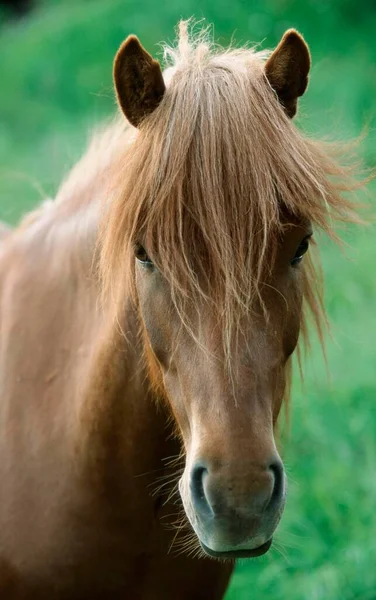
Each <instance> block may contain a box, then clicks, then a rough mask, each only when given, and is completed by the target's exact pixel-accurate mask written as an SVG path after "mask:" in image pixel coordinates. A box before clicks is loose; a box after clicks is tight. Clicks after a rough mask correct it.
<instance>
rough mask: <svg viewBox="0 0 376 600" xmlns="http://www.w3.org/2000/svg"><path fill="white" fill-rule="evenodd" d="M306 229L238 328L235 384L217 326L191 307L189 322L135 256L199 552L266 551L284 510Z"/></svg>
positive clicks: (295, 230)
mask: <svg viewBox="0 0 376 600" xmlns="http://www.w3.org/2000/svg"><path fill="white" fill-rule="evenodd" d="M309 234H310V232H309V228H307V227H305V226H303V225H301V224H300V225H295V226H291V228H289V229H288V230H287V232H286V234H285V236H284V239H283V241H281V242H279V245H278V250H277V256H276V259H275V262H274V267H273V270H272V271H273V272H272V274H271V276H270V277H269V280H268V283H267V284H266V285H265V286H264V293H263V302H264V310H262V309H261V307H260V310H259V311H258V313H256V314H255V315H252V317H249V319H246V320H245V321H246V322H244V323H243V324H242V327H241V333H239V335H238V336H236V342H235V343H234V347H233V353H232V356H231V363H232V364H231V374H232V375H231V377H229V375H228V372H227V370H226V367H225V362H226V361H225V360H224V355H223V349H221V348H222V346H221V340H222V339H223V338H222V335H221V323H220V322H218V320H217V322H216V321H215V319H214V318H213V314H212V313H211V311H210V310H209V309H208V307H204V306H202V307H192V314H190V315H188V316H187V321H188V322H189V327H188V328H187V326H186V325H187V323H183V322H182V319H181V317H180V315H179V314H178V311H177V310H176V309H175V307H174V304H173V302H172V298H171V294H170V288H169V285H168V282H167V281H166V280H165V279H164V277H163V275H162V273H160V272H159V271H158V269H157V268H156V267H155V266H154V265H153V263H152V261H151V259H150V258H149V257H148V255H147V253H146V251H145V250H144V249H143V248H142V247H139V248H138V249H137V252H136V285H137V293H138V300H139V307H140V316H141V320H142V323H143V328H144V332H145V336H146V338H147V341H146V343H147V345H148V346H149V347H150V349H151V355H152V356H153V357H154V358H155V360H156V363H157V365H158V367H157V368H158V370H159V371H160V374H161V377H162V380H163V388H164V391H165V395H166V398H167V401H168V403H169V405H170V407H171V411H172V413H173V415H174V418H175V420H176V423H177V425H178V428H179V430H180V432H181V436H182V439H183V441H184V446H185V451H186V465H185V470H184V474H183V476H182V478H181V480H180V484H179V487H180V494H181V497H182V501H183V504H184V508H185V511H186V514H187V516H188V519H189V521H190V523H191V525H192V527H193V529H194V531H195V532H196V534H197V537H198V538H199V541H200V543H201V546H202V547H203V549H204V550H205V551H206V552H207V553H208V554H210V555H212V556H218V557H226V556H229V557H237V556H256V555H259V554H262V553H263V552H265V551H266V550H267V549H268V548H269V546H270V542H271V538H272V535H273V532H274V530H275V528H276V526H277V524H278V522H279V519H280V517H281V513H282V511H283V507H284V502H285V475H284V469H283V465H282V462H281V459H280V457H279V455H278V452H277V449H276V446H275V442H274V435H273V427H274V424H275V422H276V419H277V417H278V413H279V411H280V407H281V403H282V398H283V394H284V391H285V386H286V377H287V369H288V366H287V365H288V358H289V356H290V355H291V353H292V352H293V350H294V348H295V346H296V343H297V339H298V334H299V326H300V317H301V304H302V287H303V274H302V271H301V270H300V268H299V262H300V261H301V260H302V257H303V254H304V252H305V250H306V249H307V247H308V241H307V240H308V237H309Z"/></svg>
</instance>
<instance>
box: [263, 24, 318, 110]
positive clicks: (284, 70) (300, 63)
mask: <svg viewBox="0 0 376 600" xmlns="http://www.w3.org/2000/svg"><path fill="white" fill-rule="evenodd" d="M310 66H311V56H310V53H309V49H308V46H307V44H306V43H305V41H304V39H303V38H302V36H301V35H300V34H299V33H298V32H297V31H296V30H295V29H289V30H288V31H286V33H285V34H284V36H283V38H282V39H281V41H280V42H279V44H278V46H277V48H276V49H275V50H274V52H273V53H272V54H271V56H270V57H269V58H268V60H267V61H266V64H265V74H266V77H267V78H268V80H269V83H270V85H271V86H272V88H273V90H274V91H275V92H276V94H277V96H278V98H279V101H280V103H281V104H282V106H283V108H284V110H285V112H286V114H287V115H288V116H289V117H290V118H292V117H293V116H294V115H295V113H296V106H297V101H298V98H299V96H302V95H303V94H304V92H305V90H306V88H307V85H308V73H309V69H310Z"/></svg>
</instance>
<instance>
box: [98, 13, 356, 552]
mask: <svg viewBox="0 0 376 600" xmlns="http://www.w3.org/2000/svg"><path fill="white" fill-rule="evenodd" d="M166 54H167V55H168V56H169V57H170V58H172V60H173V65H172V66H171V67H170V68H169V69H168V70H167V71H166V73H165V75H163V74H162V72H161V69H160V66H159V64H158V63H157V62H156V61H154V60H153V59H152V58H151V56H150V55H149V54H148V53H147V52H146V51H145V50H144V49H143V48H142V46H141V45H140V43H139V41H138V39H137V38H136V37H134V36H131V37H129V38H128V39H127V40H126V41H125V42H124V43H123V45H122V46H121V48H120V50H119V52H118V54H117V56H116V60H115V67H114V79H115V87H116V91H117V97H118V101H119V104H120V107H121V108H122V110H123V112H124V113H125V115H126V117H127V118H128V120H129V121H130V123H131V124H132V125H134V126H135V127H136V128H138V129H139V131H138V133H137V135H136V136H135V140H134V142H133V143H132V144H131V146H130V147H129V149H128V150H127V152H126V156H123V157H122V166H121V167H120V168H119V184H118V193H117V198H116V201H115V202H114V203H113V204H112V206H111V207H110V210H109V213H108V214H107V216H106V223H105V228H104V235H103V240H102V242H103V245H102V253H101V262H102V274H103V279H104V285H105V288H106V290H107V291H109V289H110V288H111V290H112V292H113V290H114V289H115V291H116V296H117V299H118V304H119V306H123V305H124V299H125V297H128V296H129V291H131V292H132V294H133V299H134V301H135V305H136V307H137V311H138V315H139V320H140V326H141V334H142V340H143V345H144V354H145V359H146V364H147V367H148V372H149V377H150V380H151V384H152V386H153V387H154V389H155V390H156V392H157V393H159V394H161V395H162V396H163V398H164V400H165V401H166V402H167V404H168V406H169V407H170V410H171V413H172V415H173V418H174V420H175V422H176V425H177V430H178V432H179V434H180V435H181V438H182V442H183V447H184V450H185V456H186V462H185V469H184V473H183V475H182V477H181V479H180V483H179V489H180V494H181V497H182V501H183V505H184V509H185V512H186V515H187V517H188V519H189V521H190V523H191V525H192V527H193V529H194V531H195V533H196V534H197V537H198V539H199V541H200V543H201V546H202V548H203V549H204V550H205V552H206V553H208V554H210V555H212V556H215V557H232V558H235V557H237V556H256V555H258V554H262V553H263V552H265V551H266V550H267V549H268V548H269V546H270V543H271V539H272V536H273V533H274V531H275V528H276V526H277V524H278V522H279V520H280V517H281V514H282V511H283V507H284V502H285V474H284V469H283V464H282V461H281V458H280V456H279V454H278V451H277V448H276V444H275V440H274V426H275V424H276V421H277V418H278V414H279V412H280V408H281V405H282V401H283V398H284V396H285V394H286V391H287V387H288V376H289V364H290V360H289V359H290V356H291V354H292V353H293V351H294V349H295V347H296V344H297V341H298V337H299V332H300V331H301V329H302V326H304V321H303V314H304V312H306V311H304V305H307V308H308V309H311V313H312V314H313V315H314V317H316V320H317V321H318V322H319V312H320V299H319V298H317V297H316V294H315V290H314V287H313V283H314V281H313V279H314V271H313V268H312V263H311V262H310V259H309V256H308V255H307V256H305V254H306V252H307V251H308V248H309V244H310V240H311V236H312V228H313V227H321V228H323V229H325V230H327V231H330V229H331V225H330V221H331V218H332V215H333V214H337V216H340V217H341V216H342V217H343V216H344V215H345V214H346V212H347V210H348V208H349V206H348V204H347V203H346V201H345V200H343V199H342V197H341V195H340V191H341V189H342V183H343V177H344V176H346V171H345V170H344V169H342V168H341V167H339V166H338V165H337V164H336V163H335V161H333V160H332V159H330V158H329V156H328V154H327V153H326V151H325V150H324V149H323V147H322V145H318V144H316V143H314V142H312V141H310V140H307V139H305V138H304V137H303V136H302V134H301V133H299V131H298V130H297V129H296V128H295V127H294V125H293V124H292V121H291V118H292V117H293V116H294V114H295V112H296V107H297V100H298V97H299V96H301V95H302V94H303V93H304V91H305V89H306V86H307V81H308V72H309V67H310V55H309V51H308V48H307V45H306V43H305V42H304V40H303V38H302V37H301V36H300V35H299V34H298V33H297V32H296V31H294V30H290V31H288V32H287V33H286V34H285V35H284V36H283V38H282V40H281V42H280V44H279V45H278V47H277V48H276V49H275V50H274V52H272V53H271V54H270V55H269V54H268V53H262V52H254V51H253V50H249V49H242V50H229V51H220V50H219V51H216V50H213V49H211V48H210V46H209V44H208V43H207V41H206V40H205V39H203V38H202V37H199V39H197V40H195V41H193V42H191V41H190V40H189V38H188V35H187V27H186V24H184V23H183V24H182V25H181V28H180V41H179V45H178V48H177V49H166Z"/></svg>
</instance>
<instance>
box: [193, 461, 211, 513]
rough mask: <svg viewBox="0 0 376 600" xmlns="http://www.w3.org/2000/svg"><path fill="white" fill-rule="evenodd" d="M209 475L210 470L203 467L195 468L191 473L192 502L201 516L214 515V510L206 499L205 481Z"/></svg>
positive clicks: (197, 466)
mask: <svg viewBox="0 0 376 600" xmlns="http://www.w3.org/2000/svg"><path fill="white" fill-rule="evenodd" d="M207 475H208V470H207V468H206V467H204V466H202V465H196V466H194V467H193V469H192V472H191V482H190V487H191V494H192V500H193V502H194V504H195V507H196V509H198V511H199V512H200V513H201V514H212V510H211V508H210V504H209V502H208V500H207V498H206V495H205V489H204V481H205V478H206V477H207Z"/></svg>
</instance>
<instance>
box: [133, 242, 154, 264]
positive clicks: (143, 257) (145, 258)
mask: <svg viewBox="0 0 376 600" xmlns="http://www.w3.org/2000/svg"><path fill="white" fill-rule="evenodd" d="M135 257H136V259H137V260H138V261H139V262H140V263H141V264H143V265H144V266H147V267H152V266H153V261H152V260H151V259H150V258H149V255H148V253H147V252H146V250H145V248H144V247H143V246H141V244H137V245H136V248H135Z"/></svg>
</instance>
